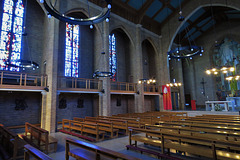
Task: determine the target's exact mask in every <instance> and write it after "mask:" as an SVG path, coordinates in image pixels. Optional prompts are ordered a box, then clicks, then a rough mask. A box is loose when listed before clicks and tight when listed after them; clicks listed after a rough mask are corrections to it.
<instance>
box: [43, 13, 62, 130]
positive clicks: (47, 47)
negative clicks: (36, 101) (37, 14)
mask: <svg viewBox="0 0 240 160" xmlns="http://www.w3.org/2000/svg"><path fill="white" fill-rule="evenodd" d="M44 25H45V26H44V27H45V28H44V29H45V35H44V51H43V52H44V55H43V58H44V60H46V74H47V76H48V80H47V85H48V86H49V87H48V88H49V92H47V94H46V107H44V111H45V113H46V114H45V119H46V120H45V122H43V124H42V126H43V128H44V129H46V130H47V131H49V132H50V133H54V132H55V131H56V99H57V76H58V74H57V65H58V42H59V36H58V34H59V20H57V19H55V18H51V19H48V18H47V16H46V18H45V22H44ZM43 116H44V115H43Z"/></svg>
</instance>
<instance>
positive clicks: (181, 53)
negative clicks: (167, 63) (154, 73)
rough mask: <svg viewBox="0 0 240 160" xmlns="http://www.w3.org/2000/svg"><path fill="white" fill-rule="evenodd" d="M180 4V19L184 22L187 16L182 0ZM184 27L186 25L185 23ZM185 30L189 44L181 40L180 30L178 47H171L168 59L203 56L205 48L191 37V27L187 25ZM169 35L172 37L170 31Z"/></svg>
mask: <svg viewBox="0 0 240 160" xmlns="http://www.w3.org/2000/svg"><path fill="white" fill-rule="evenodd" d="M179 6H180V11H179V17H178V21H179V22H182V21H184V19H185V17H184V16H183V15H182V9H181V1H180V0H179ZM183 27H184V25H183ZM184 30H185V32H186V34H185V35H186V36H187V42H188V44H185V45H183V44H182V42H181V40H180V31H178V44H177V47H176V48H175V47H174V48H173V49H171V50H170V51H169V52H168V60H171V59H178V60H180V59H183V58H189V59H192V57H194V56H196V55H200V56H202V54H203V52H204V49H203V47H202V46H197V45H196V43H195V42H194V39H191V38H190V35H189V29H188V26H187V25H186V27H185V28H184ZM168 31H169V32H170V26H169V25H168ZM169 37H170V33H169Z"/></svg>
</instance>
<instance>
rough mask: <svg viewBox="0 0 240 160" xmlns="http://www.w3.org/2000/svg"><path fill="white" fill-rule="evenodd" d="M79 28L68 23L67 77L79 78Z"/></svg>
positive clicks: (66, 48)
mask: <svg viewBox="0 0 240 160" xmlns="http://www.w3.org/2000/svg"><path fill="white" fill-rule="evenodd" d="M78 50H79V26H78V25H71V24H69V23H66V47H65V76H67V77H78V68H79V67H78V66H79V65H78V54H79V51H78Z"/></svg>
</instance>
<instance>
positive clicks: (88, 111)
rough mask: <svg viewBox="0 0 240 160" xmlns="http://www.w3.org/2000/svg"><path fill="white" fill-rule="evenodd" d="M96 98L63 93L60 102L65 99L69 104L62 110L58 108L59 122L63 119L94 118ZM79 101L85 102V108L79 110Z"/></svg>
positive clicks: (91, 95)
mask: <svg viewBox="0 0 240 160" xmlns="http://www.w3.org/2000/svg"><path fill="white" fill-rule="evenodd" d="M95 97H96V96H94V94H74V93H68V94H67V93H61V94H60V95H59V100H60V99H62V98H64V99H65V100H66V103H67V108H65V109H60V108H59V106H57V121H58V122H59V121H62V119H73V118H74V117H81V118H84V117H85V116H93V104H94V99H95ZM78 99H82V100H83V108H78V107H77V105H78Z"/></svg>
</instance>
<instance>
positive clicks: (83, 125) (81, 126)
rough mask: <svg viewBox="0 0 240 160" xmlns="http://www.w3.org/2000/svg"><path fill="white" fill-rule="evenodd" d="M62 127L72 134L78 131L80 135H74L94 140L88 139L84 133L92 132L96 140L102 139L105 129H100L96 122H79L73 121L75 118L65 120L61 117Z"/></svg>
mask: <svg viewBox="0 0 240 160" xmlns="http://www.w3.org/2000/svg"><path fill="white" fill-rule="evenodd" d="M62 129H63V130H66V131H68V132H69V134H73V133H74V132H76V131H77V132H79V134H80V135H81V136H80V135H76V134H73V135H76V136H78V137H80V138H85V139H88V140H91V141H94V140H93V139H91V138H90V139H89V138H88V136H85V134H93V135H95V136H96V139H95V140H96V141H99V140H104V135H105V133H106V132H105V131H103V130H100V126H99V125H98V124H96V123H91V122H79V121H75V120H67V119H63V122H62ZM100 136H101V137H102V138H101V139H99V137H100Z"/></svg>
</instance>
